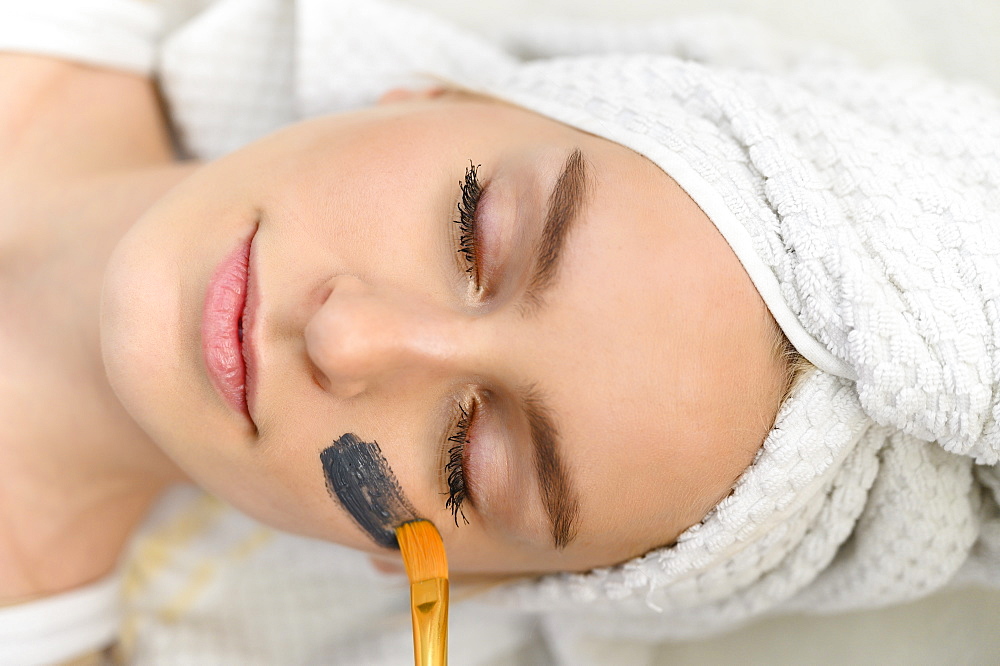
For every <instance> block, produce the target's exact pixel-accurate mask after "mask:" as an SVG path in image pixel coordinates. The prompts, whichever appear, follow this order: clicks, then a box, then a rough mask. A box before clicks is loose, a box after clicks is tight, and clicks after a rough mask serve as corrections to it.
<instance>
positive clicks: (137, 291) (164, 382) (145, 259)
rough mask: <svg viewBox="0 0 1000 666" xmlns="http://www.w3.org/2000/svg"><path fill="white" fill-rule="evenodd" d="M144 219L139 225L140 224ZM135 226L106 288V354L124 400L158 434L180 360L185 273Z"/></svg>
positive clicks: (112, 263) (113, 261) (115, 257)
mask: <svg viewBox="0 0 1000 666" xmlns="http://www.w3.org/2000/svg"><path fill="white" fill-rule="evenodd" d="M138 226H139V225H137V227H138ZM139 230H140V229H138V228H133V230H131V231H130V232H129V233H128V234H126V236H125V237H124V238H123V239H122V240H121V241H120V242H119V243H118V246H117V247H116V248H115V250H114V252H113V253H112V255H111V258H110V259H109V261H108V265H107V268H106V270H105V274H104V284H103V288H102V292H101V311H100V339H101V356H102V359H103V362H104V369H105V372H106V374H107V378H108V382H109V383H110V385H111V388H112V389H113V390H114V392H115V395H116V396H117V397H118V400H119V401H120V402H121V404H122V406H123V407H124V408H125V409H126V410H127V411H128V413H129V414H130V415H131V416H132V418H133V419H134V420H135V421H136V422H137V423H138V424H139V426H140V427H142V428H143V429H144V430H145V431H146V432H147V433H148V434H150V435H153V436H154V438H155V439H158V438H157V437H156V433H155V430H157V427H156V425H157V421H158V420H159V419H157V418H156V417H157V413H158V412H160V411H161V407H162V406H165V405H168V404H169V403H170V402H171V401H172V400H171V394H173V393H176V392H175V391H172V390H171V387H172V385H175V384H176V376H177V369H178V366H179V365H180V361H181V359H180V356H179V347H180V322H181V321H182V317H181V312H180V308H179V301H180V298H179V297H180V294H179V285H180V280H179V277H180V276H179V275H178V274H177V270H176V268H175V267H172V266H171V262H170V260H169V253H168V252H166V251H164V250H165V248H162V247H160V248H157V251H150V249H151V247H150V246H151V245H152V244H151V243H150V242H149V239H144V238H143V235H142V234H140V233H136V232H137V231H139Z"/></svg>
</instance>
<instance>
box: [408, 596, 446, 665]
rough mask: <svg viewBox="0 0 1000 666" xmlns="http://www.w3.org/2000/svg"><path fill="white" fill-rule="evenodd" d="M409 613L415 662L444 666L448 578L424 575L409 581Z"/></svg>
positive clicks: (417, 663)
mask: <svg viewBox="0 0 1000 666" xmlns="http://www.w3.org/2000/svg"><path fill="white" fill-rule="evenodd" d="M410 614H411V616H412V617H413V659H414V663H415V664H416V666H447V664H448V579H447V578H428V579H427V580H422V581H419V582H416V583H413V584H412V585H410Z"/></svg>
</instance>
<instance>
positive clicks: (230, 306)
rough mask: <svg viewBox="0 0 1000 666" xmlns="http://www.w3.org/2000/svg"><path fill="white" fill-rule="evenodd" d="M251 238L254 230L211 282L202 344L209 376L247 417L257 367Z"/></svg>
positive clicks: (233, 406)
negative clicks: (252, 337) (253, 342)
mask: <svg viewBox="0 0 1000 666" xmlns="http://www.w3.org/2000/svg"><path fill="white" fill-rule="evenodd" d="M254 233H256V229H254ZM252 242H253V234H251V235H250V237H249V238H247V239H245V240H243V241H241V242H240V243H239V245H237V246H236V247H235V248H233V250H232V251H231V252H230V253H229V254H228V255H226V257H225V258H224V259H223V260H222V261H221V262H219V265H218V266H217V267H216V269H215V272H214V273H213V274H212V279H211V280H210V281H209V283H208V291H207V293H206V295H205V307H204V310H203V312H202V319H201V348H202V353H203V355H204V357H205V367H206V368H207V370H208V376H209V378H210V379H211V380H212V384H213V385H214V386H215V389H216V390H217V391H218V392H219V395H220V396H222V398H223V400H225V402H226V404H228V405H229V406H230V407H231V408H232V409H233V410H235V411H236V412H239V413H240V414H243V415H244V416H246V417H247V418H248V419H250V405H249V402H252V390H249V391H248V387H252V384H251V381H250V380H251V379H253V377H252V375H253V373H252V371H253V369H254V358H253V353H252V351H253V350H252V348H251V345H250V336H249V333H250V330H251V323H252V320H250V319H251V317H252V315H253V310H254V309H255V306H256V302H255V294H251V293H250V289H249V287H251V286H252V282H250V280H248V278H249V275H250V249H251V244H252ZM241 320H242V321H243V340H242V341H241V340H240V334H239V331H240V322H241ZM248 320H250V321H248ZM248 371H250V372H248ZM248 397H249V401H248Z"/></svg>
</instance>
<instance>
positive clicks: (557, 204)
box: [524, 148, 587, 305]
mask: <svg viewBox="0 0 1000 666" xmlns="http://www.w3.org/2000/svg"><path fill="white" fill-rule="evenodd" d="M586 194H587V162H586V160H585V159H584V158H583V153H582V152H581V151H580V149H579V148H576V149H574V150H573V152H572V153H570V155H569V157H568V158H566V162H565V163H564V164H563V170H562V173H560V174H559V179H558V180H557V181H556V185H555V187H554V188H553V189H552V194H551V195H549V204H548V210H547V211H546V213H545V226H544V227H543V228H542V234H541V238H540V239H539V242H538V243H537V244H536V246H535V261H534V270H533V272H532V274H531V279H530V280H529V281H528V288H527V289H525V292H524V296H525V298H526V299H527V300H528V302H529V303H533V304H536V305H537V304H540V303H541V302H542V299H543V297H544V292H545V291H546V290H547V289H548V288H549V287H550V286H551V285H552V282H553V280H554V279H555V275H556V270H557V269H558V267H559V259H560V257H561V256H562V250H563V247H565V245H566V237H567V236H569V232H570V230H571V229H572V228H573V226H574V222H576V221H577V220H578V219H579V218H580V217H581V215H582V211H583V207H584V204H585V203H586Z"/></svg>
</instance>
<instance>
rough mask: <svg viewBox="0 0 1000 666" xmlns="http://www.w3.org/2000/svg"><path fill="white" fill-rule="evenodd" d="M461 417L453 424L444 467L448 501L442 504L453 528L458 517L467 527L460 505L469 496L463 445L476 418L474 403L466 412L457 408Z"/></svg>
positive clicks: (463, 408) (466, 441) (467, 441)
mask: <svg viewBox="0 0 1000 666" xmlns="http://www.w3.org/2000/svg"><path fill="white" fill-rule="evenodd" d="M458 408H459V410H461V413H462V415H461V416H460V417H459V418H458V422H457V423H456V424H455V431H454V432H453V433H452V434H451V436H450V437H448V441H449V442H450V443H451V448H449V449H448V462H447V463H446V464H445V466H444V472H445V476H446V478H447V480H448V500H447V501H446V502H445V503H444V506H445V508H446V509H449V510H450V511H451V515H452V517H453V518H454V519H455V526H456V527H457V526H458V516H459V515H461V516H462V521H463V522H464V523H465V524H466V525H468V524H469V519H468V518H466V517H465V511H463V510H462V505H463V504H464V503H465V500H466V498H467V497H468V495H469V491H468V486H467V485H466V479H465V466H464V465H463V460H464V459H465V445H466V444H468V443H469V427H470V426H471V425H472V420H473V419H474V418H475V417H476V403H475V401H473V402H472V406H471V407H470V408H469V409H468V411H466V409H465V407H463V406H462V405H459V406H458Z"/></svg>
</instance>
